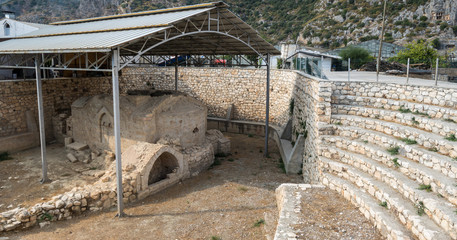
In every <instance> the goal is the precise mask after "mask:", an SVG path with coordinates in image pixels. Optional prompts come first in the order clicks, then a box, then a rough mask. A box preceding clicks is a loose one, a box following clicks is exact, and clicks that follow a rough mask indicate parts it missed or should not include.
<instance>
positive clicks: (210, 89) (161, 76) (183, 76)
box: [120, 67, 298, 125]
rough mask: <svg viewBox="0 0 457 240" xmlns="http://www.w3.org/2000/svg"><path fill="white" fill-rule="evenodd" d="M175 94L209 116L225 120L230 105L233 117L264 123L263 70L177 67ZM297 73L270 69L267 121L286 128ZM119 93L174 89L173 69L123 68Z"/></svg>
mask: <svg viewBox="0 0 457 240" xmlns="http://www.w3.org/2000/svg"><path fill="white" fill-rule="evenodd" d="M178 75H179V78H178V79H179V80H178V91H182V92H185V93H186V94H189V95H190V96H192V97H195V98H197V99H199V100H201V101H202V102H203V103H204V104H205V105H206V106H207V107H208V115H209V116H212V117H220V118H226V116H227V110H228V109H229V107H230V106H231V105H233V115H232V118H233V119H236V120H249V121H264V119H265V99H266V95H265V94H266V80H267V78H266V76H267V72H266V70H265V69H246V68H195V67H179V70H178ZM297 80H298V74H297V73H296V72H294V71H289V70H272V71H271V82H270V121H271V122H272V123H275V124H278V125H285V124H286V123H287V121H288V120H289V115H288V106H289V102H290V97H291V94H292V91H293V89H294V86H295V85H296V84H295V82H296V81H297ZM120 88H121V92H126V91H128V90H131V89H144V90H146V89H151V88H155V89H159V90H174V89H175V69H174V67H167V68H165V67H158V68H142V67H132V68H127V69H124V70H123V72H122V76H121V80H120Z"/></svg>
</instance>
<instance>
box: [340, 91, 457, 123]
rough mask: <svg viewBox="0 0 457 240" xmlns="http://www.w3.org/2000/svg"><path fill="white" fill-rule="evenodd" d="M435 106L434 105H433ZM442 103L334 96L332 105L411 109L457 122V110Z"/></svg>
mask: <svg viewBox="0 0 457 240" xmlns="http://www.w3.org/2000/svg"><path fill="white" fill-rule="evenodd" d="M431 104H434V103H431ZM439 104H440V103H435V104H434V105H429V104H422V103H415V102H408V101H401V100H394V99H385V98H377V97H361V96H351V95H333V96H332V105H357V106H363V107H372V108H382V109H390V110H394V111H397V110H398V109H400V107H402V108H403V109H409V110H410V111H411V112H418V113H422V114H427V115H428V116H430V117H431V118H437V119H452V120H453V121H456V122H457V109H454V108H449V107H446V106H444V105H442V106H435V105H439Z"/></svg>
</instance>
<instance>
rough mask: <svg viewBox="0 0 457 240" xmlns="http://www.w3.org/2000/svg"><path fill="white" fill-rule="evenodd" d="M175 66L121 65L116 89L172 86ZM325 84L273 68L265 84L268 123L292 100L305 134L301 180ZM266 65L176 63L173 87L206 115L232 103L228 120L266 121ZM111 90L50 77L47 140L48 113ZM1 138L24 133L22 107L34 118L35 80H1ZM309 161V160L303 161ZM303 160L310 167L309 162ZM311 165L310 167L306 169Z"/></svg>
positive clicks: (105, 80)
mask: <svg viewBox="0 0 457 240" xmlns="http://www.w3.org/2000/svg"><path fill="white" fill-rule="evenodd" d="M174 81H175V78H174V67H169V68H164V67H161V68H139V67H132V68H126V69H124V70H123V71H122V74H121V77H120V92H121V94H126V93H127V92H128V91H129V90H149V89H157V90H173V89H174ZM329 84H330V83H329V82H319V81H318V80H316V79H309V78H308V77H306V76H304V75H301V74H299V73H298V72H295V71H289V70H272V72H271V85H270V86H271V88H270V99H271V100H270V122H271V123H273V124H276V125H280V126H284V125H285V124H286V123H287V122H288V120H289V119H290V118H291V116H290V113H289V112H290V111H289V106H290V102H291V99H292V98H294V99H295V101H296V103H295V111H294V129H295V131H297V132H300V133H304V132H305V128H304V126H303V122H306V123H307V127H306V130H307V131H308V134H309V138H307V139H308V140H307V141H306V143H305V146H306V147H305V152H306V154H305V156H304V159H305V163H306V164H305V166H304V169H306V170H305V171H304V172H305V175H310V177H305V179H306V182H309V181H310V179H313V181H314V180H316V179H317V177H316V176H314V175H313V176H311V175H312V173H314V172H315V166H316V164H315V161H316V159H315V156H316V154H315V153H316V152H317V150H316V146H317V145H316V143H315V142H314V141H313V139H317V135H318V126H319V124H318V122H320V121H323V122H328V121H329V118H330V115H329V113H330V110H329V109H330V105H329V104H330V103H329V99H328V97H329V95H328V94H329V92H328V89H329ZM265 87H266V70H265V69H246V68H243V69H242V68H194V67H180V68H179V82H178V90H179V91H182V92H184V93H186V94H188V95H190V96H192V97H195V98H197V99H199V100H200V101H202V102H203V103H204V104H205V105H206V106H207V107H208V115H209V116H213V117H219V118H226V116H227V110H228V109H229V107H230V106H233V108H232V109H233V112H232V117H231V118H232V119H236V120H247V121H256V122H263V121H264V120H265ZM110 93H111V78H110V77H99V78H76V79H70V78H67V79H52V80H44V81H43V97H44V111H45V122H46V134H47V139H48V140H50V139H52V138H53V135H54V134H53V129H52V128H53V126H52V117H53V116H56V115H58V114H59V113H62V112H66V111H69V110H70V106H71V104H72V103H73V102H74V101H75V100H76V99H78V98H80V97H82V96H92V95H97V94H110ZM0 107H1V108H0V123H1V124H0V127H1V129H0V137H5V136H11V135H14V134H20V133H24V132H26V131H27V128H26V127H27V124H26V118H25V112H26V111H28V110H29V111H32V112H33V114H34V115H35V119H38V118H37V116H36V115H37V110H36V109H37V103H36V86H35V81H8V82H0ZM308 159H309V160H308ZM308 163H309V164H311V166H308ZM311 169H312V170H311Z"/></svg>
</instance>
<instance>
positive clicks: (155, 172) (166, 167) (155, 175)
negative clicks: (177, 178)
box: [148, 152, 179, 185]
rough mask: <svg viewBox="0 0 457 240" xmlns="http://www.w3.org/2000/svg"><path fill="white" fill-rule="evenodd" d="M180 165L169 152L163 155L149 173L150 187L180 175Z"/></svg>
mask: <svg viewBox="0 0 457 240" xmlns="http://www.w3.org/2000/svg"><path fill="white" fill-rule="evenodd" d="M178 170H179V163H178V159H176V157H175V156H173V154H171V153H169V152H164V153H162V154H161V155H160V156H159V157H158V158H157V159H156V160H155V162H154V165H153V166H152V168H151V171H149V176H148V185H152V184H154V183H157V182H160V181H162V180H165V179H167V178H173V177H174V175H176V174H177V173H178Z"/></svg>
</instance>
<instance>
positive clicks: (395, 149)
mask: <svg viewBox="0 0 457 240" xmlns="http://www.w3.org/2000/svg"><path fill="white" fill-rule="evenodd" d="M399 150H400V147H399V146H395V147H391V148H388V149H387V152H389V153H390V155H398V152H399Z"/></svg>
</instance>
